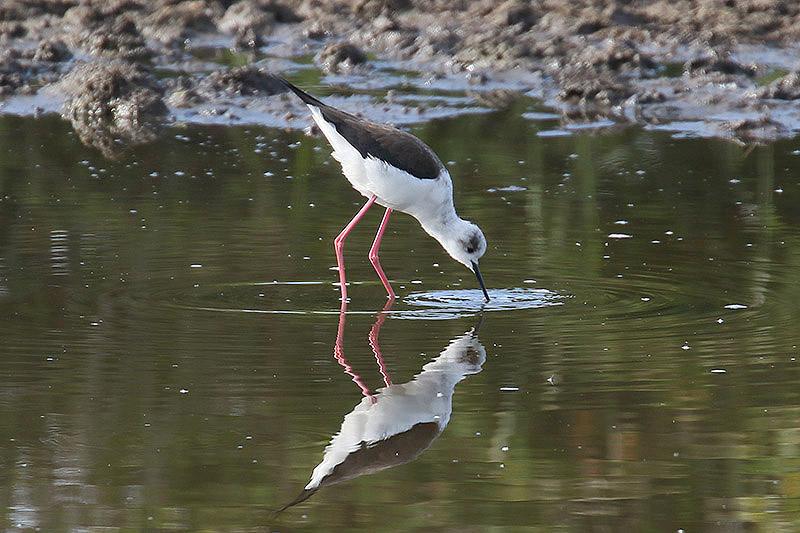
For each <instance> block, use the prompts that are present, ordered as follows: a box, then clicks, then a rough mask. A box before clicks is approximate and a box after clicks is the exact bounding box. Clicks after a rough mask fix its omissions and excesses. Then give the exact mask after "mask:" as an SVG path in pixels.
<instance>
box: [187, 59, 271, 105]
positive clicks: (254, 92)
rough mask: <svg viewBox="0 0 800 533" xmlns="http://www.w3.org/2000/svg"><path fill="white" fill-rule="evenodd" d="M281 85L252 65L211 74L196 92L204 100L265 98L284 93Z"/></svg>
mask: <svg viewBox="0 0 800 533" xmlns="http://www.w3.org/2000/svg"><path fill="white" fill-rule="evenodd" d="M284 90H285V89H284V87H283V85H282V84H281V83H280V82H279V81H277V80H276V79H275V77H274V76H273V75H272V74H271V73H270V72H268V71H267V70H265V69H263V68H258V67H255V66H252V65H248V66H245V67H239V68H235V69H231V70H221V71H216V72H212V73H211V74H209V75H208V76H205V77H203V78H202V79H201V80H200V82H199V84H198V86H197V92H198V94H199V95H200V96H201V97H204V98H206V99H216V98H219V97H220V96H222V95H224V96H228V97H230V96H267V95H272V94H278V93H281V92H284Z"/></svg>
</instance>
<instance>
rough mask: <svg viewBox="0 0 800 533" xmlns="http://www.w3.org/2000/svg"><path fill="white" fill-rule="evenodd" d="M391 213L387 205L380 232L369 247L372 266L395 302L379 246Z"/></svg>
mask: <svg viewBox="0 0 800 533" xmlns="http://www.w3.org/2000/svg"><path fill="white" fill-rule="evenodd" d="M391 214H392V210H391V208H389V207H387V208H386V213H384V214H383V220H381V225H380V226H379V227H378V233H376V234H375V240H374V241H373V242H372V248H370V249H369V262H370V263H372V266H373V267H374V268H375V272H377V273H378V277H379V278H381V283H383V287H384V288H385V289H386V294H388V296H389V301H390V302H393V301H394V299H395V297H396V296H395V294H394V290H392V286H391V285H390V284H389V279H388V278H387V277H386V274H384V273H383V268H381V261H380V259H379V258H378V248H380V246H381V239H382V238H383V232H384V231H386V226H387V224H389V215H391Z"/></svg>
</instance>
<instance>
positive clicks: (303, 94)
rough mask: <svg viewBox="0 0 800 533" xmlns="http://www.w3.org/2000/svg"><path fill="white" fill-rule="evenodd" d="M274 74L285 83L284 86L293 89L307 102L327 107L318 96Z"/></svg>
mask: <svg viewBox="0 0 800 533" xmlns="http://www.w3.org/2000/svg"><path fill="white" fill-rule="evenodd" d="M274 76H275V79H276V80H278V81H279V82H280V83H281V84H283V86H284V87H286V88H287V89H289V90H290V91H292V92H293V93H294V94H296V95H297V96H298V97H299V98H300V99H301V100H302V101H303V102H305V103H306V104H308V105H313V106H316V107H320V108H324V107H326V106H325V104H324V103H322V102H321V101H320V100H317V99H316V98H314V97H313V96H311V95H310V94H308V93H307V92H305V91H303V90H302V89H298V88H297V87H295V86H294V85H292V84H291V83H289V82H288V81H286V80H285V79H283V78H281V77H280V76H277V75H274Z"/></svg>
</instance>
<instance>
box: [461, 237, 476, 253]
mask: <svg viewBox="0 0 800 533" xmlns="http://www.w3.org/2000/svg"><path fill="white" fill-rule="evenodd" d="M479 245H480V237H478V235H477V234H476V235H473V236H472V237H470V238H469V240H468V241H467V242H465V243H464V250H466V251H467V253H468V254H472V253H475V251H476V250H477V249H478V246H479Z"/></svg>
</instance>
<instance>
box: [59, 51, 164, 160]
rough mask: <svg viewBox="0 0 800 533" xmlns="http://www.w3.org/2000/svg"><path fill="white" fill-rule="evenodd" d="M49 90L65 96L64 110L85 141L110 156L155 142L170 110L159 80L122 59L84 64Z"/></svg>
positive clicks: (142, 68) (140, 67)
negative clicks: (158, 130) (136, 145)
mask: <svg viewBox="0 0 800 533" xmlns="http://www.w3.org/2000/svg"><path fill="white" fill-rule="evenodd" d="M49 90H50V91H51V92H53V93H55V94H59V95H61V96H65V97H66V103H65V104H64V107H63V113H64V115H65V116H66V117H68V118H69V120H70V121H71V122H72V127H73V128H74V129H75V131H76V132H77V134H78V136H79V137H80V139H81V140H82V141H83V142H84V144H87V145H91V146H94V147H96V148H98V149H99V150H101V151H102V152H103V154H105V155H106V157H110V158H114V157H116V156H117V155H118V154H119V153H121V152H122V151H123V150H124V149H125V148H126V147H127V146H129V145H131V144H142V143H146V142H151V141H153V140H154V139H155V138H156V136H157V128H158V125H159V124H160V122H161V121H162V120H163V119H164V118H165V117H166V115H167V113H168V109H167V106H166V105H165V104H164V101H163V99H162V89H161V88H160V86H159V84H158V81H157V80H156V78H155V77H154V76H153V75H152V74H151V73H150V72H148V71H147V70H146V69H145V68H144V67H142V66H141V65H137V64H134V63H130V62H127V61H123V60H112V61H107V62H92V63H85V64H83V65H80V66H78V67H76V68H75V69H73V70H72V72H70V73H69V74H68V75H67V76H66V77H65V78H64V79H63V80H61V81H59V82H58V83H56V84H54V85H53V86H51V87H50V88H49Z"/></svg>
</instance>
